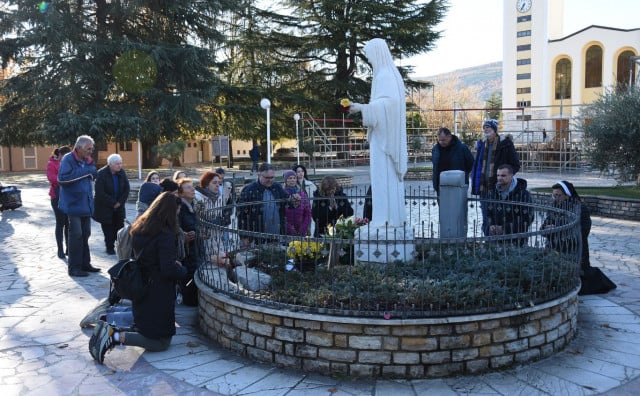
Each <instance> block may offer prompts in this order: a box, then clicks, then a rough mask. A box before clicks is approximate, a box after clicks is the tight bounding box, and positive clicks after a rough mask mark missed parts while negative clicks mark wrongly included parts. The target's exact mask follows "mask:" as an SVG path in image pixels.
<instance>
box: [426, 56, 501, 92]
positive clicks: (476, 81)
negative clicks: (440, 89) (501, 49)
mask: <svg viewBox="0 0 640 396" xmlns="http://www.w3.org/2000/svg"><path fill="white" fill-rule="evenodd" d="M451 77H457V78H458V79H460V84H461V85H462V86H465V87H472V86H477V87H478V88H479V91H480V92H482V100H483V101H485V100H487V99H488V98H489V96H491V94H492V93H494V92H496V91H501V90H502V62H493V63H487V64H486V65H480V66H474V67H468V68H466V69H458V70H454V71H451V72H448V73H442V74H438V75H435V76H428V77H418V78H416V80H427V81H437V80H444V79H448V78H451Z"/></svg>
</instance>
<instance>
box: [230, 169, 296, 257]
mask: <svg viewBox="0 0 640 396" xmlns="http://www.w3.org/2000/svg"><path fill="white" fill-rule="evenodd" d="M275 175H276V174H275V169H274V168H273V166H272V165H271V164H262V165H261V166H260V168H258V180H256V181H254V182H252V183H249V184H247V185H246V186H245V187H244V188H243V189H242V191H241V192H240V198H239V200H238V202H239V203H240V206H239V208H238V213H237V216H238V229H240V230H245V231H250V232H260V233H266V234H271V235H280V234H284V233H285V216H284V215H285V204H284V199H286V198H287V194H286V193H285V191H284V188H283V187H282V186H281V185H280V183H278V182H276V181H275V180H274V179H275ZM252 202H253V203H254V204H252V205H242V204H243V203H252ZM249 241H250V239H249V238H244V239H243V243H244V244H245V245H246V244H248V243H249ZM262 242H264V240H262Z"/></svg>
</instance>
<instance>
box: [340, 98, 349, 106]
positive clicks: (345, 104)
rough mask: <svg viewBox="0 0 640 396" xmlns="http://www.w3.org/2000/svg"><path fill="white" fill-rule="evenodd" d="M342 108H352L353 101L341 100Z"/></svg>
mask: <svg viewBox="0 0 640 396" xmlns="http://www.w3.org/2000/svg"><path fill="white" fill-rule="evenodd" d="M340 106H342V107H349V106H351V101H350V100H349V99H347V98H344V99H341V100H340Z"/></svg>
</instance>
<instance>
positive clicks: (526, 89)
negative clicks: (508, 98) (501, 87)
mask: <svg viewBox="0 0 640 396" xmlns="http://www.w3.org/2000/svg"><path fill="white" fill-rule="evenodd" d="M516 93H518V94H528V93H531V87H523V88H518V89H517V90H516Z"/></svg>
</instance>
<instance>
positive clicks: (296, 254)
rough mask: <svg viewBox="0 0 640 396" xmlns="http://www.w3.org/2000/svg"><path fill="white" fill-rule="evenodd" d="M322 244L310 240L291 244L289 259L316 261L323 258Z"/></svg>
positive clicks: (288, 253) (288, 250)
mask: <svg viewBox="0 0 640 396" xmlns="http://www.w3.org/2000/svg"><path fill="white" fill-rule="evenodd" d="M321 250H322V243H320V242H313V241H310V240H308V239H296V240H293V241H291V242H289V246H288V247H287V257H289V258H291V259H294V260H315V259H316V258H319V257H320V256H321V254H322V253H321Z"/></svg>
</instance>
